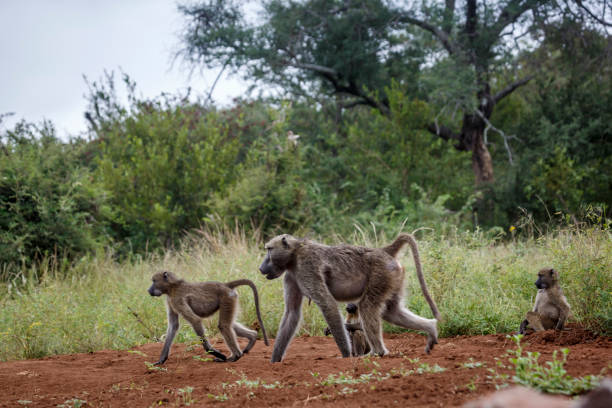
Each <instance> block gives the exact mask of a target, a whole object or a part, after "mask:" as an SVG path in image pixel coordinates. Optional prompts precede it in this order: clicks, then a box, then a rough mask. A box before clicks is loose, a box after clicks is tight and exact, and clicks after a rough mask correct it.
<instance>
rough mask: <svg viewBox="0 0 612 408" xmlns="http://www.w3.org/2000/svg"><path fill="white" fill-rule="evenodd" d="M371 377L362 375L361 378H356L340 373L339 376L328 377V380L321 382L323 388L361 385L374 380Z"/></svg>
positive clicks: (331, 375)
mask: <svg viewBox="0 0 612 408" xmlns="http://www.w3.org/2000/svg"><path fill="white" fill-rule="evenodd" d="M371 377H372V376H371V374H361V375H360V376H359V377H357V378H355V377H353V376H352V375H350V374H346V373H343V372H339V373H338V374H330V375H328V376H327V378H325V379H322V380H321V382H320V384H321V385H323V386H328V385H336V384H361V383H366V382H369V381H370V380H371V379H372V378H371Z"/></svg>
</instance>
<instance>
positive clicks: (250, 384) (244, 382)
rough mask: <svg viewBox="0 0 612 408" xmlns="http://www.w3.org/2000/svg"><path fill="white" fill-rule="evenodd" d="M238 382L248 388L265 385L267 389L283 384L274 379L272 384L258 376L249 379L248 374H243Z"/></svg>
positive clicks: (279, 386) (280, 386)
mask: <svg viewBox="0 0 612 408" xmlns="http://www.w3.org/2000/svg"><path fill="white" fill-rule="evenodd" d="M236 384H237V385H238V386H240V387H246V388H259V387H263V388H265V389H267V390H270V389H274V388H282V387H283V386H282V384H281V383H280V382H279V381H274V382H273V383H271V384H267V383H266V382H265V381H263V380H261V379H259V378H257V379H256V380H249V379H248V378H247V376H246V374H242V376H241V377H240V379H239V380H236Z"/></svg>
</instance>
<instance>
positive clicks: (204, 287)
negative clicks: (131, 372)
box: [149, 272, 268, 364]
mask: <svg viewBox="0 0 612 408" xmlns="http://www.w3.org/2000/svg"><path fill="white" fill-rule="evenodd" d="M151 280H152V281H153V283H152V284H151V287H150V288H149V294H150V295H151V296H161V295H167V297H166V309H167V311H168V330H167V332H166V341H165V343H164V348H163V349H162V352H161V355H160V357H159V361H158V362H157V363H155V364H163V363H164V362H165V361H166V360H167V359H168V354H170V346H171V345H172V341H173V340H174V336H175V335H176V332H177V330H178V328H179V315H181V316H183V318H184V319H185V320H187V321H188V322H189V323H190V324H191V326H192V327H193V330H195V332H196V334H197V335H198V337H200V339H201V340H202V346H203V347H204V350H206V352H207V353H210V354H211V355H213V356H215V361H236V360H238V359H239V358H240V357H242V354H245V353H248V352H249V350H251V348H252V347H253V345H254V344H255V341H256V340H257V332H256V331H255V330H251V329H248V328H247V327H245V326H243V325H241V324H240V323H238V322H236V321H235V317H236V316H235V315H236V310H237V307H238V293H236V291H235V290H234V288H236V287H238V286H242V285H247V286H250V287H251V289H252V290H253V296H254V298H255V311H256V312H257V319H258V320H259V325H260V326H261V331H262V333H263V337H264V342H265V343H266V345H268V336H267V335H266V329H265V327H264V325H263V321H262V320H261V314H260V311H259V295H258V293H257V287H256V286H255V284H254V283H253V282H251V281H250V280H248V279H240V280H235V281H231V282H227V283H222V282H198V283H190V282H186V281H184V280H182V279H179V278H178V277H177V276H176V275H175V274H173V273H172V272H159V273H156V274H155V275H153V277H152V278H151ZM217 310H218V311H219V331H220V332H221V335H222V336H223V339H224V340H225V343H226V344H227V346H228V347H229V349H230V351H231V352H232V354H231V356H230V357H229V358H227V357H226V356H225V355H224V354H223V353H221V352H219V351H218V350H216V349H215V348H214V347H213V346H212V345H211V344H210V343H209V342H208V340H207V339H206V337H205V335H204V328H203V326H202V319H203V318H205V317H208V316H211V315H212V314H214V313H215V312H216V311H217ZM236 335H238V336H240V337H243V338H246V339H248V340H249V343H248V344H247V346H246V347H245V348H244V350H243V351H242V352H241V351H240V348H239V347H238V342H237V341H236Z"/></svg>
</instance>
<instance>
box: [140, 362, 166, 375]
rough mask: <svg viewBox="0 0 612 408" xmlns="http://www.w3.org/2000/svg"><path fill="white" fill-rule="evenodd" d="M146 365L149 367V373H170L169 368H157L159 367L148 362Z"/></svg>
mask: <svg viewBox="0 0 612 408" xmlns="http://www.w3.org/2000/svg"><path fill="white" fill-rule="evenodd" d="M144 363H145V365H146V366H147V370H149V371H162V372H166V371H168V369H167V368H164V367H160V366H157V365H155V364H153V363H150V362H148V361H145V362H144Z"/></svg>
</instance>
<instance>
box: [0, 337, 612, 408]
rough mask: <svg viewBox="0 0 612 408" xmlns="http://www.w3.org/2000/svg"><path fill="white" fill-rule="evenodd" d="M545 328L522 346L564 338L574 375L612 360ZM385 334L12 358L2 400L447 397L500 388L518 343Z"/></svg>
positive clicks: (453, 400) (548, 349)
mask: <svg viewBox="0 0 612 408" xmlns="http://www.w3.org/2000/svg"><path fill="white" fill-rule="evenodd" d="M547 336H550V334H548V333H544V334H538V335H537V336H534V335H531V336H527V339H529V340H530V341H529V342H528V341H525V342H524V343H525V348H526V350H529V351H539V352H540V353H541V354H542V356H541V357H540V361H541V362H543V361H546V360H549V359H550V358H551V355H552V351H553V350H555V349H558V347H556V346H555V345H556V343H555V342H556V341H559V343H563V344H561V345H563V346H568V347H569V349H570V354H569V357H568V361H567V364H566V368H567V369H568V371H569V373H570V374H571V375H574V376H577V375H580V376H582V375H586V374H600V372H601V371H602V369H605V368H606V367H610V365H611V364H612V361H611V358H612V353H611V345H612V342H611V341H610V338H605V337H603V338H602V337H600V338H593V337H589V336H591V335H589V336H585V334H584V333H583V332H582V331H580V330H572V331H570V332H568V333H561V334H558V335H555V337H554V338H553V339H552V340H549V337H547ZM527 339H526V340H527ZM536 339H538V341H532V340H536ZM576 339H582V341H578V342H577V343H576V342H575V340H576ZM214 343H215V347H217V348H219V349H221V350H226V348H225V345H224V344H223V342H222V341H221V340H218V341H215V342H214ZM385 343H386V345H387V348H388V349H389V350H390V351H391V355H389V356H387V357H384V358H373V357H365V358H347V359H342V358H339V352H338V348H337V346H336V344H335V343H334V341H333V339H332V338H329V337H328V338H326V337H300V338H296V339H295V340H294V341H293V343H292V344H291V345H290V347H289V350H288V352H287V355H286V358H285V360H284V361H283V362H282V363H277V364H271V363H270V362H269V361H270V357H271V353H272V347H266V346H265V345H264V344H263V342H261V341H260V342H257V344H256V345H255V348H254V349H253V350H251V352H250V353H249V354H248V355H245V356H244V357H243V358H242V359H240V360H239V361H237V362H235V363H214V362H212V361H207V359H206V356H205V355H203V353H202V350H201V347H189V346H187V345H184V344H177V345H175V346H173V348H172V352H171V354H170V358H169V359H168V361H167V362H166V364H165V365H164V367H163V369H159V370H158V369H150V368H149V367H148V366H147V364H146V362H152V361H156V360H157V357H158V356H159V352H160V351H161V347H162V345H161V344H147V345H144V346H142V347H137V348H135V349H134V350H129V351H116V350H106V351H100V352H95V353H90V354H74V355H63V356H53V357H48V358H44V359H40V360H26V361H9V362H4V363H0V383H1V384H2V389H3V393H2V394H0V406H2V407H4V406H12V407H14V406H28V407H49V406H57V405H61V404H64V405H66V406H77V405H79V404H81V405H82V406H85V405H86V406H104V407H108V406H113V407H121V406H130V407H149V406H152V405H155V406H185V405H187V404H189V403H190V402H191V401H195V404H193V405H192V406H194V405H195V406H202V405H209V404H219V406H229V407H243V406H249V407H268V406H280V407H286V406H324V405H329V406H332V405H333V406H334V407H336V406H338V407H349V406H350V407H362V406H363V407H371V406H393V405H398V406H404V407H450V406H461V405H462V404H463V403H465V402H467V401H470V400H473V399H475V398H477V397H479V396H481V395H483V394H487V393H490V392H492V391H494V390H495V386H496V385H498V384H501V383H502V382H504V381H507V380H503V377H502V376H503V375H506V374H511V371H510V370H509V369H508V368H505V367H499V364H498V363H499V362H503V363H504V364H503V365H504V366H508V365H509V364H508V360H507V357H506V356H505V354H506V350H508V349H511V348H514V343H513V342H512V341H511V340H510V339H508V338H506V336H505V335H490V336H472V337H467V336H462V337H454V338H445V339H440V344H438V345H437V346H436V348H435V349H434V350H433V352H432V353H431V354H430V355H427V354H425V353H424V351H423V350H424V347H425V337H424V336H422V335H418V334H414V333H404V334H400V335H390V336H387V337H386V338H385ZM491 369H492V370H493V372H491Z"/></svg>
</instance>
